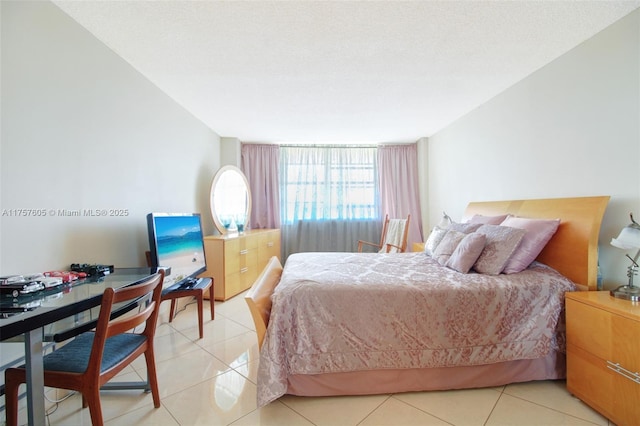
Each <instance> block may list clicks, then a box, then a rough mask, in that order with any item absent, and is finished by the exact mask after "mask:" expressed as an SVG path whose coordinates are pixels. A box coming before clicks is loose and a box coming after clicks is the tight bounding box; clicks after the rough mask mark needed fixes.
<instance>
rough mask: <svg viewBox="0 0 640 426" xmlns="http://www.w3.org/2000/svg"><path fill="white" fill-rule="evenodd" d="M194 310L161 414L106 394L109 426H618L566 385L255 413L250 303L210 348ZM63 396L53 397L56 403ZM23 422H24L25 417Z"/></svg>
mask: <svg viewBox="0 0 640 426" xmlns="http://www.w3.org/2000/svg"><path fill="white" fill-rule="evenodd" d="M206 303H208V302H206ZM195 307H196V306H195V304H194V303H191V304H187V305H186V306H185V307H184V310H182V311H181V312H180V313H179V314H178V315H177V317H176V318H175V320H174V321H173V323H171V324H169V323H168V322H167V320H168V308H169V303H164V304H163V305H162V314H161V317H160V321H159V325H158V333H157V337H156V357H157V359H156V361H157V367H158V380H159V382H160V392H161V398H162V406H161V408H159V409H154V408H153V401H152V398H151V395H150V394H141V393H139V392H137V391H127V392H103V395H102V404H103V407H102V409H103V413H104V417H105V422H106V424H107V425H124V426H130V425H134V424H135V425H237V426H239V425H332V426H333V425H362V426H369V425H371V426H374V425H394V426H402V425H594V424H595V425H605V426H606V425H610V423H609V422H608V421H607V419H605V418H604V417H602V416H600V415H599V414H598V413H596V412H595V411H593V410H591V409H590V408H589V407H587V406H586V405H585V404H583V403H582V402H580V401H579V400H578V399H576V398H574V397H572V396H571V395H570V394H569V393H568V392H567V391H566V389H565V383H564V381H546V382H532V383H524V384H514V385H508V386H503V387H497V388H489V389H475V390H461V391H443V392H417V393H405V394H393V395H373V396H358V397H324V398H303V397H293V396H285V397H283V398H281V399H279V400H278V401H275V402H273V403H272V404H270V405H268V406H267V407H264V408H262V409H257V407H256V372H257V365H258V349H257V341H256V338H255V332H254V330H253V323H252V321H251V316H250V315H249V312H248V309H247V308H246V305H245V301H244V299H243V297H242V295H239V296H236V297H234V298H232V299H230V300H228V301H226V302H216V318H215V320H214V321H210V320H209V317H208V315H209V314H208V306H206V305H205V320H206V322H205V332H204V334H205V337H204V339H202V340H199V339H198V329H197V318H196V311H195ZM143 377H146V376H145V366H144V361H143V360H142V359H141V358H140V359H138V360H136V362H134V364H133V365H132V366H131V367H129V368H128V369H127V370H125V372H123V374H122V380H139V379H140V378H143ZM63 396H64V394H63V392H62V391H53V390H50V391H49V392H48V398H51V399H53V398H56V397H58V398H62V397H63ZM0 403H2V404H4V401H2V400H0ZM47 404H48V412H49V413H50V414H49V415H48V416H47V418H48V421H49V424H51V425H73V426H76V425H88V424H90V419H89V410H88V409H84V410H83V409H82V408H81V398H80V396H79V395H77V394H72V395H71V396H70V397H68V398H67V399H66V400H64V401H63V402H60V403H57V404H56V403H51V402H48V403H47ZM0 419H2V420H4V412H0ZM20 421H21V422H23V423H24V422H25V421H26V413H25V410H21V412H20Z"/></svg>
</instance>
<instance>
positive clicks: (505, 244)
mask: <svg viewBox="0 0 640 426" xmlns="http://www.w3.org/2000/svg"><path fill="white" fill-rule="evenodd" d="M476 232H478V233H479V234H484V235H485V236H486V237H487V241H486V244H485V246H484V250H482V254H480V257H478V260H477V261H476V263H475V264H474V265H473V269H475V270H476V271H477V272H480V273H481V274H489V275H498V274H499V273H500V272H502V270H503V269H504V266H505V265H506V264H507V261H508V260H509V258H510V257H511V255H512V254H513V252H514V251H515V250H516V248H517V247H518V245H519V244H520V242H521V241H522V238H523V237H524V234H525V233H526V231H525V230H524V229H519V228H511V227H508V226H500V225H482V226H480V228H478V230H477V231H476Z"/></svg>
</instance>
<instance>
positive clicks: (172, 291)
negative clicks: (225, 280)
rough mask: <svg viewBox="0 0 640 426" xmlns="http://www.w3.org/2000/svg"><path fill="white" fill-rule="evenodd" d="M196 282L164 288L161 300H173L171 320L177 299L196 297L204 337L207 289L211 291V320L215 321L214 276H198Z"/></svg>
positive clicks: (201, 332) (170, 313)
mask: <svg viewBox="0 0 640 426" xmlns="http://www.w3.org/2000/svg"><path fill="white" fill-rule="evenodd" d="M193 281H194V282H195V284H193V285H192V286H191V287H183V286H184V284H180V285H178V286H176V287H174V286H171V287H168V288H166V289H164V290H162V297H161V300H162V301H165V300H171V310H170V311H169V322H171V321H173V317H174V316H175V314H176V304H177V300H178V299H180V298H183V297H195V299H196V301H197V302H198V331H199V332H200V338H201V339H202V338H203V337H204V324H203V318H202V317H203V315H204V314H203V313H202V311H203V309H204V296H205V291H207V290H208V291H209V298H210V303H209V304H210V305H211V320H212V321H213V319H214V316H215V313H214V304H213V278H198V279H193Z"/></svg>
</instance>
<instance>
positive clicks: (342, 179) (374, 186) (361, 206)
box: [280, 145, 380, 224]
mask: <svg viewBox="0 0 640 426" xmlns="http://www.w3.org/2000/svg"><path fill="white" fill-rule="evenodd" d="M377 176H378V173H377V148H376V147H375V146H356V147H354V146H340V145H337V146H336V145H331V146H286V145H285V146H281V147H280V204H281V220H282V223H287V224H290V223H295V222H297V221H300V220H311V221H322V220H371V219H377V218H379V216H380V212H379V211H380V209H379V196H378V179H377Z"/></svg>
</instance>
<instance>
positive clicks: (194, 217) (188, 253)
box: [147, 213, 207, 288]
mask: <svg viewBox="0 0 640 426" xmlns="http://www.w3.org/2000/svg"><path fill="white" fill-rule="evenodd" d="M147 229H148V231H149V232H148V233H149V251H150V255H151V256H150V260H151V265H150V266H151V267H154V268H158V267H170V268H171V272H170V274H169V275H167V276H166V277H165V281H164V287H165V288H167V287H169V286H174V285H176V286H177V285H182V284H185V283H188V282H191V283H193V281H194V280H195V279H196V277H197V276H198V275H199V274H201V273H202V272H204V271H206V270H207V264H206V259H205V256H204V242H203V240H202V222H201V220H200V214H199V213H149V214H148V215H147Z"/></svg>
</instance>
